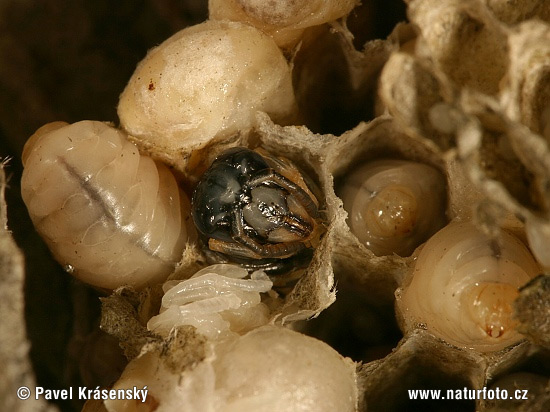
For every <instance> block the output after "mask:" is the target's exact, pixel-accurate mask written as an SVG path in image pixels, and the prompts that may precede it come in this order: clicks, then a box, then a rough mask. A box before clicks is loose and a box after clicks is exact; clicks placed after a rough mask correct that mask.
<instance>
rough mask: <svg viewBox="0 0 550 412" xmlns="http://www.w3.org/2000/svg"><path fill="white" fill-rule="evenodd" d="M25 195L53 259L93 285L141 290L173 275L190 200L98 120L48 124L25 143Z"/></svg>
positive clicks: (159, 168) (172, 180)
mask: <svg viewBox="0 0 550 412" xmlns="http://www.w3.org/2000/svg"><path fill="white" fill-rule="evenodd" d="M23 164H24V166H25V169H24V171H23V177H22V180H21V193H22V196H23V200H24V202H25V204H26V205H27V208H28V210H29V215H30V216H31V219H32V221H33V223H34V225H35V227H36V229H37V231H38V232H39V233H40V234H41V236H42V237H43V238H44V240H45V241H46V243H47V244H48V246H49V248H50V250H51V251H52V253H53V255H54V256H55V258H56V259H57V260H58V261H59V262H60V263H61V264H62V265H64V266H65V267H66V268H67V270H68V271H69V272H71V273H73V274H74V275H75V276H76V277H77V278H79V279H81V280H82V281H84V282H86V283H89V284H91V285H93V286H96V287H99V288H106V289H114V288H116V287H118V286H121V285H131V286H134V287H136V288H141V287H143V286H145V285H149V284H152V283H155V282H159V281H162V280H163V279H164V278H165V277H166V276H168V275H169V274H170V273H171V272H173V271H174V269H175V265H176V264H177V263H178V262H179V261H180V259H181V257H182V254H183V249H184V247H185V244H186V241H187V239H188V229H187V227H186V223H187V221H188V219H189V201H188V199H187V198H186V196H185V194H183V193H182V191H181V190H180V189H179V187H178V185H177V183H176V180H175V178H174V176H173V175H172V174H171V172H170V171H169V170H168V169H167V168H166V167H165V166H163V165H161V164H158V163H155V162H154V161H153V160H152V159H150V158H148V157H146V156H142V155H140V154H139V152H138V150H137V148H136V147H135V146H134V145H133V144H132V143H130V142H129V141H127V140H126V136H125V135H124V133H122V132H121V131H119V130H117V129H115V128H113V127H111V126H110V125H108V124H106V123H102V122H96V121H82V122H78V123H74V124H71V125H68V124H66V123H63V122H56V123H51V124H48V125H46V126H44V127H42V128H41V129H39V130H38V131H37V132H36V133H35V134H34V135H33V136H32V137H31V138H30V139H29V141H28V142H27V144H26V145H25V149H24V152H23Z"/></svg>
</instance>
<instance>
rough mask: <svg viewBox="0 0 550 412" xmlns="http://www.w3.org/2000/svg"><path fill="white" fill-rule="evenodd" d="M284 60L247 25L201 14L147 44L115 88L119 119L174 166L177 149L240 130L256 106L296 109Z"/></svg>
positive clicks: (271, 110) (282, 113)
mask: <svg viewBox="0 0 550 412" xmlns="http://www.w3.org/2000/svg"><path fill="white" fill-rule="evenodd" d="M296 110H297V109H296V103H295V99H294V91H293V87H292V79H291V72H290V66H289V65H288V63H287V61H286V59H285V58H284V56H283V54H282V52H281V51H280V50H279V48H278V47H277V45H276V44H275V43H274V41H273V40H272V39H271V38H270V37H268V36H267V35H265V34H263V33H262V32H260V31H259V30H257V29H256V28H254V27H251V26H249V25H245V24H241V23H237V22H228V21H223V22H220V21H207V22H205V23H202V24H198V25H196V26H192V27H188V28H186V29H184V30H182V31H180V32H178V33H176V34H175V35H173V36H172V37H170V38H169V39H167V40H166V41H164V42H163V43H162V44H160V45H159V46H158V47H156V48H154V49H152V50H151V51H149V53H148V54H147V56H146V57H145V58H144V59H143V60H142V61H141V62H140V63H139V65H138V67H137V68H136V70H135V72H134V74H133V75H132V77H131V79H130V81H129V82H128V85H127V86H126V88H125V89H124V91H123V92H122V94H121V96H120V101H119V104H118V115H119V117H120V122H121V125H122V127H123V128H124V129H125V130H126V131H127V132H128V133H129V134H130V135H132V137H133V138H135V139H136V142H138V144H139V145H140V147H143V148H144V149H146V150H147V151H148V152H150V153H151V154H153V155H154V156H156V157H158V158H161V159H163V160H164V161H166V162H168V163H170V164H172V165H175V166H177V167H179V168H180V169H182V168H185V165H184V164H183V163H182V162H183V161H184V160H183V157H184V156H182V152H186V153H189V152H190V151H191V150H192V149H195V148H200V147H203V146H205V145H207V144H208V143H209V142H211V141H212V140H213V139H224V138H228V137H231V136H233V135H235V134H237V133H245V131H246V130H247V129H251V128H252V127H253V125H254V124H255V115H256V113H257V112H258V111H263V112H266V113H267V114H268V115H269V116H270V117H271V118H273V119H274V120H275V121H281V122H284V121H287V120H288V119H289V118H291V117H292V116H294V115H295V114H296V113H295V112H296Z"/></svg>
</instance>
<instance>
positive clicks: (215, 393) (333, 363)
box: [105, 264, 357, 412]
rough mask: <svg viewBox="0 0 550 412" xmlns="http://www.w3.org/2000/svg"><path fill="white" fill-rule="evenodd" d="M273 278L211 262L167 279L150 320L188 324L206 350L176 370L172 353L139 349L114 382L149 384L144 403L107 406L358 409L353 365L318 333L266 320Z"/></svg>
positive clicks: (232, 411)
mask: <svg viewBox="0 0 550 412" xmlns="http://www.w3.org/2000/svg"><path fill="white" fill-rule="evenodd" d="M271 286H272V282H271V280H269V278H268V277H267V275H266V274H265V273H263V272H262V271H257V272H254V273H252V274H251V275H250V276H248V272H247V271H246V270H245V269H242V268H240V267H238V266H234V265H229V264H218V265H212V266H208V267H206V268H204V269H202V270H200V271H199V272H197V273H196V274H195V275H194V276H192V277H191V278H190V279H187V280H185V281H182V282H179V281H169V282H167V283H166V284H165V288H164V289H165V291H166V292H165V294H164V297H163V300H162V306H163V307H162V309H161V313H160V315H158V316H155V317H153V318H152V319H151V320H150V321H149V323H148V325H147V327H148V328H149V329H150V330H152V331H153V332H155V333H160V334H161V335H164V336H166V335H168V334H171V336H177V334H178V333H179V330H176V329H175V328H177V327H182V326H184V325H191V326H194V327H195V331H196V333H198V334H200V335H202V336H203V337H205V338H207V341H208V346H209V350H211V353H210V354H209V356H206V357H205V358H204V359H202V361H200V362H197V363H196V364H194V365H193V366H192V367H190V368H184V369H174V366H173V364H172V366H171V367H170V365H169V364H168V363H167V362H166V359H167V357H169V354H167V353H159V352H158V351H155V350H151V348H149V350H150V351H147V350H145V351H143V352H142V354H141V355H140V356H139V357H138V358H136V359H134V360H133V361H132V362H130V364H128V366H127V367H126V369H125V370H124V372H123V374H122V376H121V377H120V379H119V380H118V382H116V383H115V385H114V387H113V388H114V389H116V390H119V389H123V390H124V389H128V388H133V387H140V388H142V387H143V386H145V385H147V386H148V388H149V393H148V400H147V402H146V404H142V403H140V402H138V401H127V400H108V401H105V406H106V408H107V410H108V411H109V412H137V411H155V412H179V411H205V412H217V411H224V412H242V411H265V412H268V411H269V412H270V411H289V412H300V411H313V410H315V411H319V412H333V411H342V412H354V411H356V410H357V383H356V373H355V370H356V365H355V363H354V362H353V361H351V360H350V359H347V358H344V357H342V356H341V355H340V354H339V353H338V352H336V351H335V350H334V349H332V348H331V347H330V346H329V345H327V344H326V343H324V342H321V341H320V340H317V339H314V338H312V337H309V336H306V335H303V334H301V333H299V332H295V331H292V330H289V329H287V328H284V327H281V326H275V325H270V324H268V322H269V321H270V319H269V316H268V314H269V309H268V307H267V305H266V304H264V302H265V301H266V300H269V299H270V298H271V299H273V298H274V296H271V297H270V296H269V295H268V293H266V292H270V290H271Z"/></svg>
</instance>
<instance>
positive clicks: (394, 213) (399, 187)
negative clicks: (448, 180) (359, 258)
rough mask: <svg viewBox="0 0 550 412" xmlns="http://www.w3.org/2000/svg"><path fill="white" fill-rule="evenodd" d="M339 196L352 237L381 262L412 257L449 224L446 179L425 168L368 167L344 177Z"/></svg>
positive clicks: (388, 163) (405, 164) (394, 163)
mask: <svg viewBox="0 0 550 412" xmlns="http://www.w3.org/2000/svg"><path fill="white" fill-rule="evenodd" d="M336 194H337V195H338V196H339V197H340V198H341V199H342V202H343V204H344V209H345V210H346V212H347V213H348V219H347V222H348V225H349V227H350V230H351V232H352V233H353V234H354V235H355V236H356V237H357V238H358V239H359V241H360V242H362V243H363V244H364V245H365V246H366V247H367V248H368V249H370V250H371V251H372V252H373V253H374V254H375V255H377V256H383V255H391V254H393V253H396V254H398V255H400V256H409V255H410V254H411V253H412V252H413V251H414V250H415V249H416V247H417V246H419V245H420V244H421V243H423V242H425V241H426V240H427V239H428V238H429V237H430V236H431V235H432V234H433V233H435V232H436V231H437V230H439V229H440V228H441V227H442V226H443V225H444V224H445V222H446V217H445V205H446V198H447V194H446V184H445V178H444V177H443V175H442V174H441V172H439V171H438V170H437V169H435V168H433V167H431V166H428V165H425V164H422V163H417V162H411V161H405V160H390V159H386V160H374V161H371V162H368V163H365V164H363V165H360V166H359V167H357V168H356V169H354V170H353V171H351V172H350V173H349V174H347V175H346V176H344V177H343V179H342V184H341V185H339V187H337V191H336Z"/></svg>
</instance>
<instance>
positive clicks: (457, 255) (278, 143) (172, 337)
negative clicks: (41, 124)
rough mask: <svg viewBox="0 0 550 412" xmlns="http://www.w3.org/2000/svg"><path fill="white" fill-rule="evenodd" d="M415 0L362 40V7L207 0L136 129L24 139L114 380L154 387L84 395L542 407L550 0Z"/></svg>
mask: <svg viewBox="0 0 550 412" xmlns="http://www.w3.org/2000/svg"><path fill="white" fill-rule="evenodd" d="M306 3H307V7H306ZM406 3H407V16H408V19H409V20H410V23H406V24H399V25H397V26H396V27H395V29H394V30H393V32H392V33H391V35H390V36H389V37H388V38H387V39H386V40H373V41H368V42H367V43H365V44H364V45H362V46H361V47H360V50H358V49H357V46H356V44H355V43H354V36H360V35H361V33H362V32H361V31H360V30H359V31H357V30H356V29H355V28H354V24H353V23H354V19H358V18H359V17H361V16H363V17H364V16H365V15H368V13H370V12H372V9H370V8H368V7H359V6H357V4H355V2H354V1H338V0H335V1H327V2H320V1H317V2H304V5H302V2H290V1H280V2H260V1H245V0H234V1H228V2H220V1H215V0H211V1H210V2H209V7H210V12H211V15H210V20H208V21H207V22H205V23H202V24H199V25H196V26H193V27H190V28H187V29H184V30H182V31H181V32H179V33H176V34H175V35H174V36H172V37H171V38H169V39H168V40H166V41H165V42H164V43H162V44H160V45H159V46H157V47H156V48H154V49H152V50H151V51H150V52H149V53H148V55H147V56H146V57H145V59H144V60H143V61H142V62H141V63H140V64H139V65H138V67H137V69H136V71H135V73H134V75H133V76H132V78H131V79H130V81H129V83H128V85H127V87H126V89H125V90H124V91H123V93H122V95H121V97H120V102H119V106H118V114H119V117H120V127H119V128H115V127H114V126H112V125H110V124H105V123H100V122H81V123H77V124H73V125H70V126H69V125H61V124H54V125H49V126H47V127H46V128H45V129H40V130H39V131H38V132H37V134H35V135H34V136H33V137H32V139H31V140H30V141H29V143H27V147H26V148H25V152H24V154H23V157H24V161H25V174H24V178H23V182H22V186H23V196H24V199H25V201H26V202H27V206H28V208H29V212H30V214H31V217H32V218H33V221H34V222H35V225H36V227H37V230H38V231H39V232H40V233H41V235H42V236H43V237H44V238H45V240H46V242H47V243H48V244H49V246H50V248H51V250H52V253H53V254H54V256H55V257H56V258H57V259H58V260H59V261H60V262H61V263H62V264H63V265H66V267H67V268H69V269H70V270H69V271H71V272H73V273H74V275H75V276H77V277H79V278H80V279H82V280H84V281H85V282H88V283H90V284H91V285H94V286H95V287H98V288H101V289H102V290H103V291H104V292H105V293H107V294H109V296H108V297H105V298H103V314H102V328H103V329H104V330H105V331H107V332H109V333H110V334H112V335H114V336H116V337H117V338H118V340H119V343H120V345H121V347H122V348H123V349H124V351H125V354H126V356H127V357H128V359H129V360H130V363H129V364H128V366H127V367H126V369H125V370H124V372H123V373H122V376H120V378H119V379H118V380H117V381H116V383H114V386H113V387H114V388H129V387H133V386H143V385H148V386H149V388H150V397H149V398H148V400H147V404H146V405H141V406H140V405H137V404H134V403H131V402H130V403H128V402H121V401H107V402H105V404H104V405H99V406H98V405H93V404H91V403H89V404H87V406H86V407H85V409H86V410H93V409H92V408H94V407H96V406H97V407H98V408H106V410H108V411H110V412H111V411H133V410H142V409H137V408H138V406H139V407H145V408H146V409H144V410H150V411H154V410H156V411H172V410H180V409H181V408H184V409H186V410H201V411H203V410H204V411H207V410H224V411H233V410H235V411H236V410H239V411H244V410H288V411H298V410H316V411H318V410H327V411H334V410H342V411H344V410H346V411H347V410H349V411H353V410H369V411H371V410H395V411H398V410H412V409H415V410H416V409H419V410H427V409H433V410H448V409H449V408H451V407H452V408H455V409H456V410H487V411H490V410H546V406H547V405H548V398H549V396H550V395H549V393H550V392H549V391H550V389H549V386H548V377H549V375H550V367H549V365H548V353H547V350H548V348H549V343H548V342H549V341H550V327H549V326H548V325H549V323H550V321H549V320H548V319H549V317H548V310H547V308H546V306H545V305H546V303H547V302H548V298H547V296H546V295H547V289H548V278H547V276H548V275H546V274H545V273H546V272H547V271H548V270H550V247H549V245H550V183H549V182H550V149H549V144H550V110H549V108H548V107H547V102H548V99H549V98H550V74H549V73H550V46H549V45H550V25H549V24H548V23H547V21H548V20H550V11H549V10H550V9H549V8H548V7H547V6H546V5H545V3H544V2H536V1H516V2H510V1H504V0H503V1H498V0H494V1H490V0H468V1H464V0H462V1H458V0H444V1H441V0H411V1H407V2H406ZM354 7H355V8H354ZM358 16H359V17H358ZM348 27H349V28H348ZM340 102H342V107H344V108H345V111H346V112H347V116H346V117H343V118H341V119H340V118H338V117H337V116H333V117H330V113H331V110H332V108H334V107H335V106H337V105H339V104H340ZM348 109H349V110H348ZM84 154H87V155H86V156H84ZM166 165H168V166H170V167H171V168H172V171H173V172H174V173H172V172H171V171H169V170H168V169H167V167H166ZM40 167H41V168H40ZM121 176H122V177H121ZM60 182H66V183H63V184H61V183H60ZM71 185H72V186H71ZM189 199H191V202H189ZM84 206H86V207H84ZM92 213H93V214H94V215H93V216H92ZM191 222H192V223H193V224H191ZM314 318H315V319H314ZM292 329H294V330H292ZM305 334H309V335H312V336H314V337H317V338H319V339H322V340H324V341H325V342H326V343H324V342H321V341H320V340H317V339H314V338H312V337H308V336H306V335H305ZM327 343H328V344H330V345H332V346H333V347H332V348H331V347H330V346H329V345H328V344H327ZM335 349H336V350H335ZM338 351H339V352H340V353H338ZM342 355H343V356H342ZM346 356H347V357H346ZM349 357H352V358H353V360H351V359H350V358H349ZM483 388H489V389H491V388H493V389H494V388H497V389H506V388H508V389H506V390H507V391H508V395H510V396H515V391H516V390H517V389H519V388H526V390H527V391H528V399H526V400H524V401H523V402H518V401H517V400H514V401H511V400H509V399H505V400H494V399H490V398H488V397H487V398H484V397H483V396H481V395H478V396H471V391H470V390H478V389H479V390H483ZM409 389H435V390H442V395H443V396H449V395H447V390H449V391H450V392H452V393H453V394H455V395H453V396H455V398H454V400H450V399H449V398H447V400H445V401H442V400H435V399H431V400H413V399H412V398H411V397H410V391H408V390H409ZM483 393H484V392H483ZM545 405H546V406H545Z"/></svg>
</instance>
